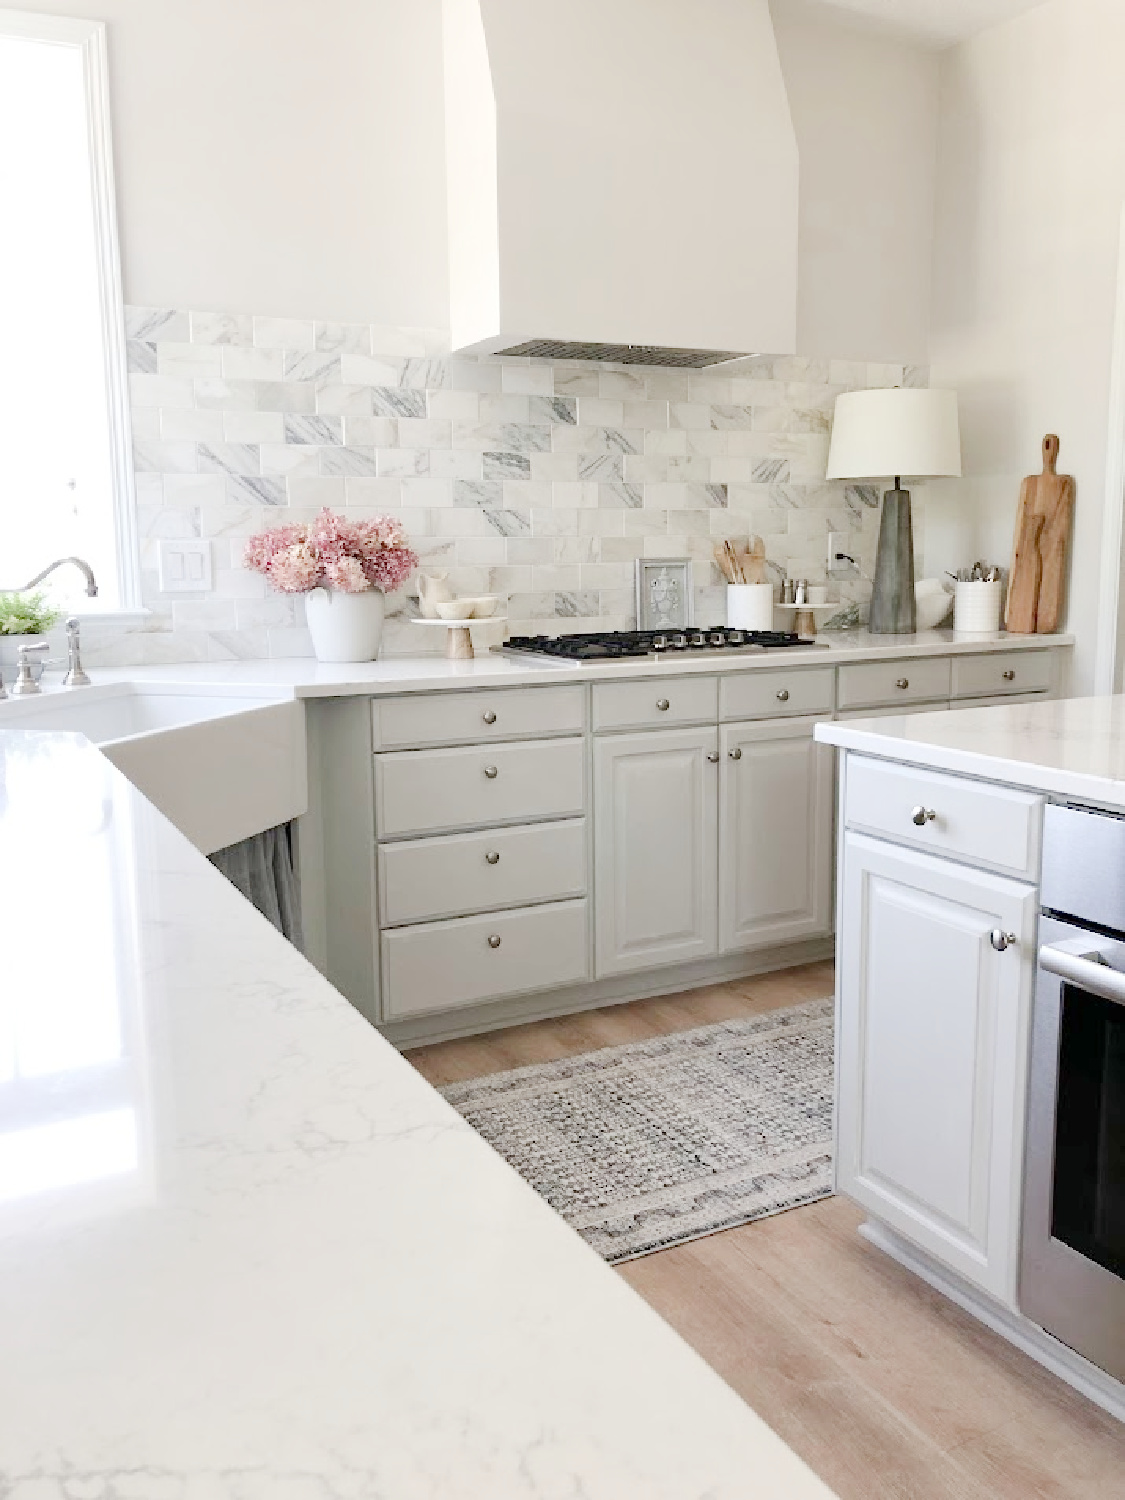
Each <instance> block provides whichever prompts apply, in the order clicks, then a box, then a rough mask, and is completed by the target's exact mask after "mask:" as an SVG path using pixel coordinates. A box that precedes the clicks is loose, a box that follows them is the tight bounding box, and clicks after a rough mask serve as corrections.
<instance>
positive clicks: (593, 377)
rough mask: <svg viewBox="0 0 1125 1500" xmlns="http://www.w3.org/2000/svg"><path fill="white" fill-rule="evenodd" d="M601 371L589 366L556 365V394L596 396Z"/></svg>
mask: <svg viewBox="0 0 1125 1500" xmlns="http://www.w3.org/2000/svg"><path fill="white" fill-rule="evenodd" d="M599 378H600V371H599V370H598V369H597V367H596V366H595V367H593V368H591V367H590V366H588V365H581V366H573V365H556V366H555V394H556V395H557V396H596V395H597V394H598V381H599Z"/></svg>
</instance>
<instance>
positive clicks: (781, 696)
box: [777, 688, 789, 703]
mask: <svg viewBox="0 0 1125 1500" xmlns="http://www.w3.org/2000/svg"><path fill="white" fill-rule="evenodd" d="M777 701H778V702H779V703H788V702H789V689H788V688H778V690H777Z"/></svg>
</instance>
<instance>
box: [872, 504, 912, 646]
mask: <svg viewBox="0 0 1125 1500" xmlns="http://www.w3.org/2000/svg"><path fill="white" fill-rule="evenodd" d="M915 622H916V616H915V612H914V531H913V528H912V526H911V521H910V491H909V490H901V489H893V490H888V491H887V492H886V494H885V495H884V496H883V519H882V521H881V522H880V525H879V550H878V552H877V553H876V555H875V582H874V586H873V587H872V590H871V613H870V615H869V617H868V629H869V630H872V631H874V632H875V634H876V635H908V634H912V633H913V631H914V629H915V628H916V623H915Z"/></svg>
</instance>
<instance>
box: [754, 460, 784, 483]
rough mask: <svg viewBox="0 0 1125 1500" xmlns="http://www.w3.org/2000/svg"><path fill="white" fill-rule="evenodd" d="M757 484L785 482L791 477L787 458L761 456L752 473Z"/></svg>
mask: <svg viewBox="0 0 1125 1500" xmlns="http://www.w3.org/2000/svg"><path fill="white" fill-rule="evenodd" d="M750 477H751V479H752V480H753V481H754V483H755V484H784V483H785V482H786V481H787V480H788V478H789V460H788V459H787V458H761V459H758V461H757V462H756V463H755V464H754V467H753V469H752V470H751V474H750Z"/></svg>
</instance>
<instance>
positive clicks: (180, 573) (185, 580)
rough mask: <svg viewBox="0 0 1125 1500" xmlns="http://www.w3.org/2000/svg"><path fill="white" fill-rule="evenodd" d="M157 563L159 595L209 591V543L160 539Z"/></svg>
mask: <svg viewBox="0 0 1125 1500" xmlns="http://www.w3.org/2000/svg"><path fill="white" fill-rule="evenodd" d="M159 563H160V592H161V593H162V594H202V593H206V592H207V591H208V590H210V588H211V543H210V542H201V541H194V540H193V541H162V542H161V543H160V554H159Z"/></svg>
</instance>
